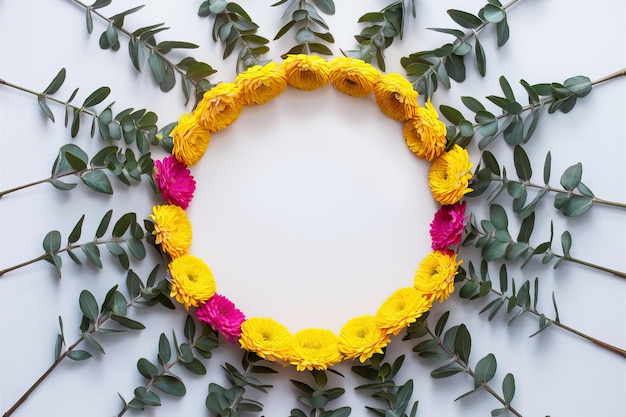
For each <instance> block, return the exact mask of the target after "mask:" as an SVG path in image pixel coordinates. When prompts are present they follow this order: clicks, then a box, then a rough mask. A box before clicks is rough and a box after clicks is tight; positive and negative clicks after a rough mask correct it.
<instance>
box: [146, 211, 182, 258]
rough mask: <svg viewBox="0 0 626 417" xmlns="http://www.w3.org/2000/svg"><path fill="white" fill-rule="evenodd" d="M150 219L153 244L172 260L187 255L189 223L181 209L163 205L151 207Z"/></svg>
mask: <svg viewBox="0 0 626 417" xmlns="http://www.w3.org/2000/svg"><path fill="white" fill-rule="evenodd" d="M150 218H151V219H152V221H153V222H154V231H153V232H152V233H153V234H154V235H155V236H156V240H155V243H156V244H157V245H161V249H162V250H163V252H165V253H167V254H168V255H169V256H170V257H171V258H172V259H175V258H178V257H180V256H183V255H186V254H187V253H189V248H190V247H191V222H190V221H189V219H188V218H187V214H185V210H183V209H182V208H181V207H179V206H176V205H171V204H164V205H158V206H154V207H152V214H151V215H150Z"/></svg>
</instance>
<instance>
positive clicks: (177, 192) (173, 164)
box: [154, 156, 196, 210]
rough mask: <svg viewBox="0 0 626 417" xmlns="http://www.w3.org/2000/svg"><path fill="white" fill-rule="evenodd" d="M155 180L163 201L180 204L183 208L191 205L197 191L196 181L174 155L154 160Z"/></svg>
mask: <svg viewBox="0 0 626 417" xmlns="http://www.w3.org/2000/svg"><path fill="white" fill-rule="evenodd" d="M154 181H155V183H156V185H157V187H158V188H159V191H161V198H163V201H167V202H168V203H169V204H175V205H177V206H180V207H181V208H182V209H183V210H186V209H187V207H189V203H190V202H191V200H192V199H193V193H194V191H196V181H195V180H194V179H193V176H192V175H191V172H190V171H189V168H187V166H186V165H185V164H183V163H182V162H179V161H178V160H177V159H176V158H175V157H174V156H168V157H167V158H164V159H163V160H161V161H154Z"/></svg>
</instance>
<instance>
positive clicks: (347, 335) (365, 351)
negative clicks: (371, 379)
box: [339, 316, 390, 363]
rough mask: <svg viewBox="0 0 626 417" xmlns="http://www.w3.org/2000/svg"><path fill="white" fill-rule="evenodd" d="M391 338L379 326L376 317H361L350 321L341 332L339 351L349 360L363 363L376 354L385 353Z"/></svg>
mask: <svg viewBox="0 0 626 417" xmlns="http://www.w3.org/2000/svg"><path fill="white" fill-rule="evenodd" d="M389 341H390V338H389V334H387V332H385V331H383V330H382V329H381V328H380V327H379V326H378V325H377V324H376V320H375V319H374V316H359V317H355V318H353V319H350V320H348V322H347V323H346V324H344V325H343V327H342V328H341V331H340V332H339V351H340V352H341V353H342V354H343V355H344V356H345V357H346V358H348V359H354V358H357V357H358V358H359V361H361V363H363V362H365V361H366V360H367V359H369V358H371V357H372V356H373V355H374V354H375V353H383V348H384V347H385V346H387V344H388V343H389Z"/></svg>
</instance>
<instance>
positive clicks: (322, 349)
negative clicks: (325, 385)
mask: <svg viewBox="0 0 626 417" xmlns="http://www.w3.org/2000/svg"><path fill="white" fill-rule="evenodd" d="M337 342H338V339H337V336H336V335H335V334H334V333H333V332H332V331H330V330H327V329H314V328H309V329H304V330H300V331H299V332H297V333H295V334H294V335H293V345H292V350H291V356H290V358H289V362H290V363H291V364H292V365H295V366H296V370H298V371H304V370H309V371H312V370H313V369H317V370H320V371H323V370H326V369H327V368H328V367H329V366H333V365H334V364H336V363H338V362H341V359H342V355H341V353H340V352H339V348H338V346H337Z"/></svg>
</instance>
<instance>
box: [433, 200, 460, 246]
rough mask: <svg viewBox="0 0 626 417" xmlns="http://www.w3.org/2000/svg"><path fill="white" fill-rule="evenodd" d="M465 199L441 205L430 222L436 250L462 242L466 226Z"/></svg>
mask: <svg viewBox="0 0 626 417" xmlns="http://www.w3.org/2000/svg"><path fill="white" fill-rule="evenodd" d="M466 220H467V219H466V218H465V201H464V202H462V203H455V204H453V205H446V206H441V208H440V209H439V210H437V213H435V217H434V219H433V221H432V222H431V223H430V237H431V239H432V249H433V250H434V251H438V250H441V251H443V250H447V249H448V248H449V247H450V245H457V244H459V243H461V235H462V234H463V229H464V228H465V221H466Z"/></svg>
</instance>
